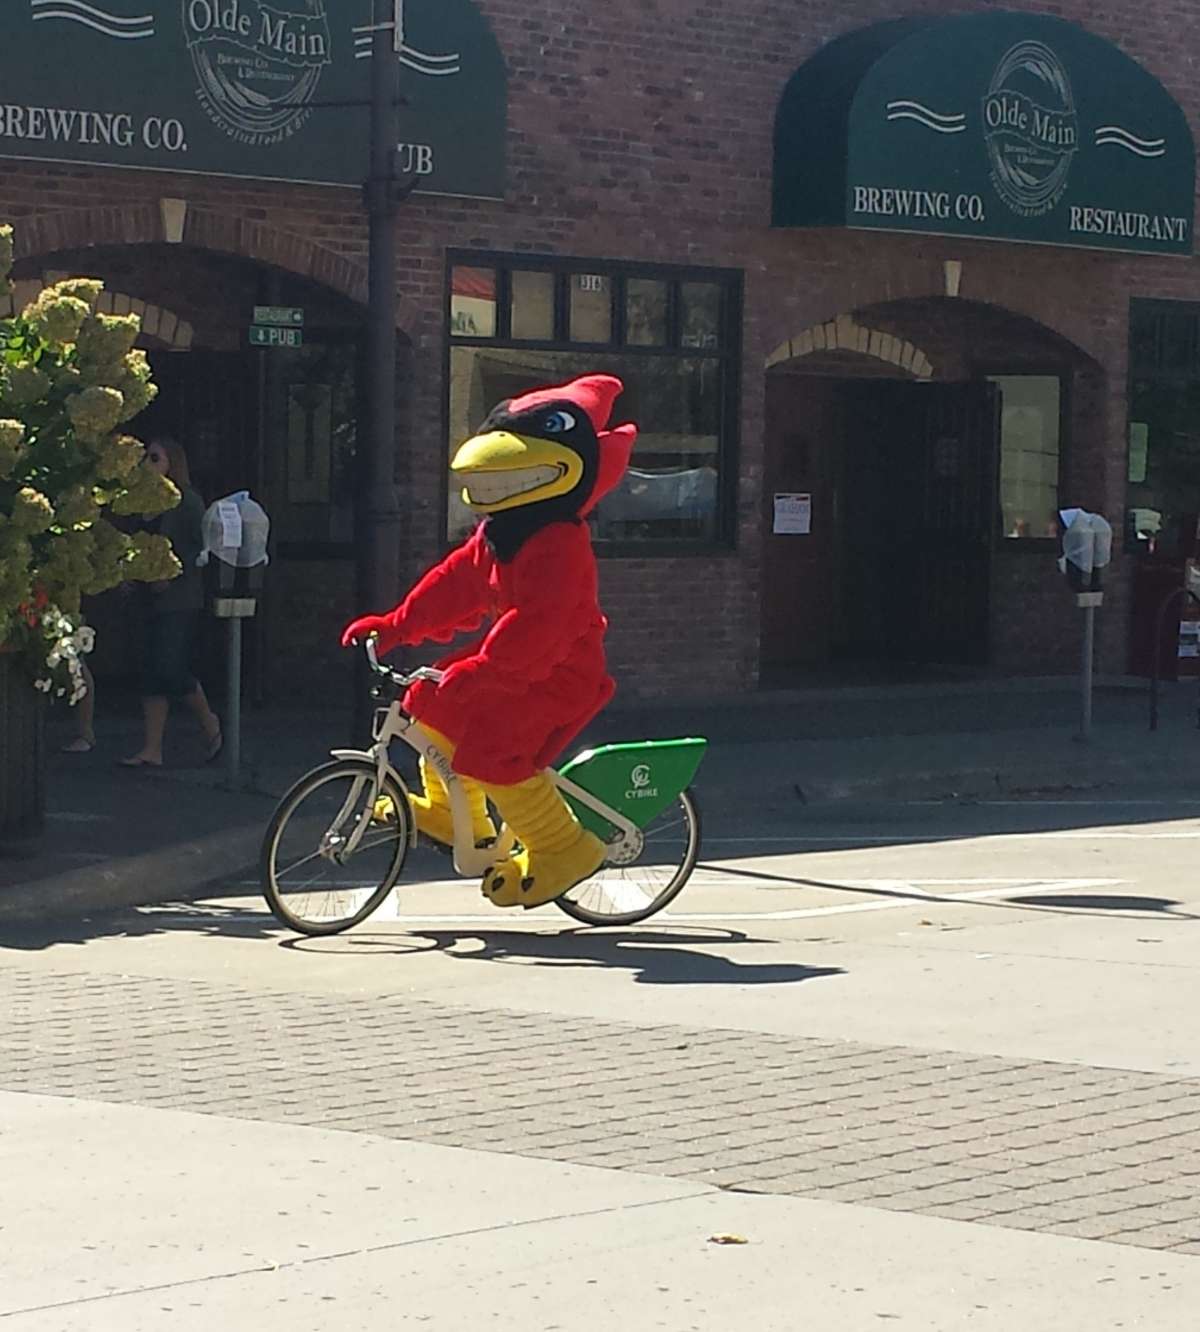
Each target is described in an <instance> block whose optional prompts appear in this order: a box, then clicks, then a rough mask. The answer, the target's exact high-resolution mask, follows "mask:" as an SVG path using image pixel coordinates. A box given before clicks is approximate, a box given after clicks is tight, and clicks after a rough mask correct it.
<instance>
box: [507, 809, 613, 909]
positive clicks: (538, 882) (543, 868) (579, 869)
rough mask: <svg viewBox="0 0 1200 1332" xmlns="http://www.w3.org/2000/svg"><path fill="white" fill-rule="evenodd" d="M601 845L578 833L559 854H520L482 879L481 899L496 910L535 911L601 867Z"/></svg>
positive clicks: (583, 830) (537, 852)
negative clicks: (526, 908) (534, 908)
mask: <svg viewBox="0 0 1200 1332" xmlns="http://www.w3.org/2000/svg"><path fill="white" fill-rule="evenodd" d="M605 854H606V853H605V848H604V843H603V842H602V841H601V840H600V839H599V838H598V837H596V836H595V835H594V834H593V833H590V832H587V831H586V830H585V829H583V828H580V829H579V836H578V838H577V839H576V840H575V841H574V842H572V843H571V845H570V846H567V847H565V848H563V849H562V850H561V851H537V850H525V851H519V852H518V853H517V854H516V855H515V856H511V857H510V858H509V859H508V860H502V861H501V862H500V864H498V865H496V866H493V868H492V869H490V870H489V871H488V872H487V874H486V875H484V879H483V895H484V897H486V898H487V899H488V901H489V902H491V903H492V905H493V906H498V907H512V906H523V907H536V906H543V905H544V904H545V903H547V902H553V901H554V899H555V898H556V897H561V896H562V895H563V893H565V892H567V891H569V890H570V889H571V888H574V887H575V885H576V884H577V883H582V882H583V880H584V879H586V878H589V877H590V876H591V875H593V874H595V872H596V871H597V870H598V869H599V868H600V866H601V865H603V864H604V857H605Z"/></svg>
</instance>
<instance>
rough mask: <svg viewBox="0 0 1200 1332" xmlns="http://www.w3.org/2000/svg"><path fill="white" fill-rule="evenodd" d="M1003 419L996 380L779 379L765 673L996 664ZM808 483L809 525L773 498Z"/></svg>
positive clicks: (808, 677)
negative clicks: (802, 526) (992, 593)
mask: <svg viewBox="0 0 1200 1332" xmlns="http://www.w3.org/2000/svg"><path fill="white" fill-rule="evenodd" d="M999 429H1000V418H999V401H998V394H997V392H996V389H995V388H994V386H992V385H991V384H989V383H986V382H970V383H957V384H930V383H914V382H913V381H911V380H896V379H851V378H841V379H832V378H829V377H826V376H820V377H818V376H805V375H794V376H792V375H781V376H779V377H778V378H777V379H773V380H772V381H771V382H770V388H769V392H768V398H767V471H766V475H767V486H766V491H767V494H766V497H765V509H764V519H765V521H766V523H767V527H766V533H767V535H766V537H765V544H764V558H763V615H762V678H763V683H764V684H765V685H766V686H767V687H777V686H781V685H786V684H788V683H792V682H797V681H801V680H803V681H808V682H811V681H813V680H815V679H821V678H827V679H830V680H834V679H836V680H837V681H839V682H842V681H852V680H860V679H861V680H864V681H866V680H875V679H889V678H911V677H912V676H913V675H914V674H917V675H921V674H926V675H927V674H929V673H930V672H936V671H937V670H938V669H939V668H942V667H945V668H949V669H951V670H958V669H962V668H972V667H980V666H984V665H986V664H987V662H988V656H989V641H988V626H989V589H990V580H991V557H992V551H993V548H994V544H995V524H996V476H997V465H998V464H997V459H998V448H999ZM797 492H799V493H803V494H806V495H809V496H810V497H811V498H810V501H809V503H810V508H811V531H809V532H807V533H795V532H792V533H788V532H780V531H779V530H777V524H776V523H775V521H774V512H773V510H774V501H775V497H776V496H777V495H780V494H783V495H786V494H788V493H797Z"/></svg>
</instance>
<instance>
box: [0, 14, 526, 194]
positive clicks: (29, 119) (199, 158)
mask: <svg viewBox="0 0 1200 1332" xmlns="http://www.w3.org/2000/svg"><path fill="white" fill-rule="evenodd" d="M372 10H373V5H372V3H371V0H3V4H0V50H2V51H3V52H4V96H3V101H2V103H0V157H19V158H27V159H32V160H35V161H50V162H75V163H83V164H85V165H90V164H104V165H108V166H125V167H139V168H143V169H150V170H164V171H177V172H178V171H182V172H191V173H200V174H209V175H228V176H249V177H254V178H257V179H261V180H286V181H305V182H314V183H318V184H330V185H353V186H361V185H362V183H363V181H364V180H365V179H366V177H367V174H368V151H369V149H368V145H369V138H370V136H369V133H368V110H367V107H366V105H365V103H366V101H367V99H368V98H369V95H370V82H371V78H370V74H371V64H370V62H371V60H372V59H373V58H374V57H373V55H372V40H373V39H372V30H371V20H372ZM396 14H397V18H398V20H399V23H398V31H397V36H396V41H395V43H392V41H391V34H390V33H389V34H388V36H389V46H391V45H393V44H394V45H395V47H396V51H395V54H394V56H393V57H392V58H394V59H396V60H397V61H398V62H399V64H400V82H401V92H402V95H403V96H404V98H405V101H406V105H405V106H404V108H403V125H404V129H403V135H404V140H405V141H404V142H402V143H400V144H398V145H397V149H398V151H397V160H398V166H399V170H400V171H401V173H402V174H404V175H406V176H408V175H416V176H417V178H418V186H417V188H418V190H420V191H422V192H424V193H430V194H454V195H470V196H476V197H485V198H501V197H503V194H504V153H505V135H506V118H507V91H506V73H505V67H504V61H503V58H502V56H501V53H500V48H499V46H498V45H497V43H496V39H495V37H494V36H493V34H492V31H491V29H490V27H489V26H488V24H487V21H486V20H485V19H484V17H483V16H482V14H480V12H479V10H478V9H477V8H476V6H475V5H474V4H472V3H470V0H397V3H396ZM347 103H357V105H347Z"/></svg>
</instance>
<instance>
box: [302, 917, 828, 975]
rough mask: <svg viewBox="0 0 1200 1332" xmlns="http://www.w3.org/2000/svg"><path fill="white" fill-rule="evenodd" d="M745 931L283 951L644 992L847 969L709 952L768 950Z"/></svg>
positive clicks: (501, 936)
mask: <svg viewBox="0 0 1200 1332" xmlns="http://www.w3.org/2000/svg"><path fill="white" fill-rule="evenodd" d="M773 942H774V941H772V940H766V939H756V938H752V937H751V936H750V935H747V934H745V933H743V932H741V931H739V930H722V929H712V930H703V931H700V930H687V931H683V930H661V931H639V930H612V931H605V932H603V933H600V932H598V931H593V930H576V929H569V930H558V931H555V932H554V933H546V934H535V933H532V932H529V931H526V930H503V929H499V930H491V929H474V928H471V929H468V928H460V929H438V930H432V929H414V930H408V931H406V932H405V933H404V934H403V935H394V934H392V935H382V934H371V933H367V932H365V931H360V932H359V933H357V934H347V935H341V936H338V937H337V938H336V939H326V940H310V939H285V940H282V941H281V943H280V946H281V947H283V948H288V949H291V950H295V951H298V952H310V951H311V952H329V951H336V952H339V953H351V952H359V953H371V954H373V955H376V956H377V955H379V954H381V953H394V954H398V955H411V954H413V953H414V952H421V953H438V954H441V955H443V956H445V957H449V958H452V959H454V960H455V961H459V962H491V963H497V964H500V965H515V966H535V967H549V968H568V969H569V968H578V967H583V968H599V969H602V970H606V971H628V972H629V973H630V974H631V977H632V979H633V982H634V984H636V985H701V986H709V985H711V986H750V985H796V984H799V983H800V982H802V981H808V980H819V979H822V978H825V977H832V976H842V975H845V974H846V973H845V971H844V969H843V968H842V967H810V966H805V965H804V964H803V963H796V962H752V961H743V960H740V959H738V958H732V957H726V956H725V955H724V953H723V952H719V951H709V949H725V948H728V947H731V946H732V947H735V948H740V947H743V946H747V945H751V946H752V945H759V946H766V945H768V944H770V943H773Z"/></svg>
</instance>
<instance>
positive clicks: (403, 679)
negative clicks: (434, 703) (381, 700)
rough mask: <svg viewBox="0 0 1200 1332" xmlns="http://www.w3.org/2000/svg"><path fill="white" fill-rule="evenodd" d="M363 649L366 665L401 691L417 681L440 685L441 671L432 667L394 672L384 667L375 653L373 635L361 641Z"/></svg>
mask: <svg viewBox="0 0 1200 1332" xmlns="http://www.w3.org/2000/svg"><path fill="white" fill-rule="evenodd" d="M363 649H364V651H365V652H366V654H367V664H368V665H369V666H370V668H371V670H372V671H374V672H375V674H376V675H384V676H386V677H387V678H388V679H389V680H391V682H392V683H393V684H394V685H398V686H399V687H400V688H401V689H407V688H408V687H409V685H414V684H416V683H417V681H418V680H428V681H429V682H430V683H431V684H441V682H442V677H443V675H444V674H445V672H443V671H439V670H437V669H436V668H435V667H433V666H418V667H417V668H416V670H415V671H408V672H405V671H394V670H393V669H392V668H391V667H390V666H385V665H384V664H383V663H382V662H381V661H380V660H379V657H378V655H377V654H376V651H375V635H374V634H371V635H369V636H368V637H367V638H366V639H364V640H363Z"/></svg>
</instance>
